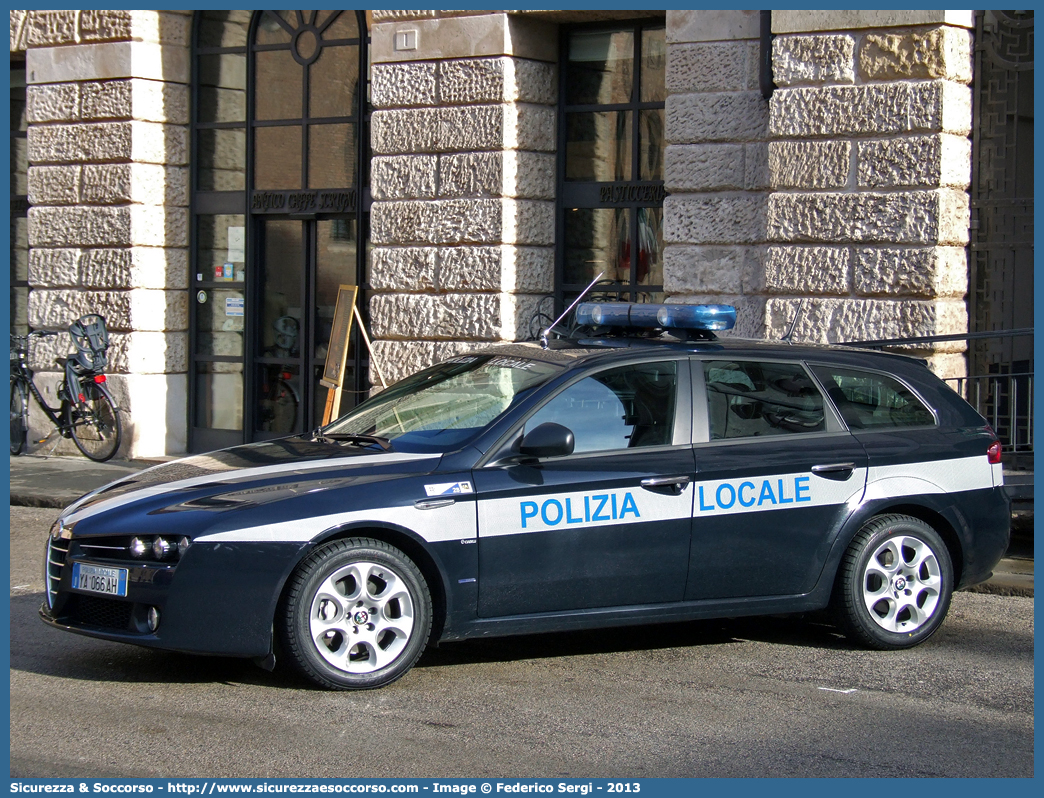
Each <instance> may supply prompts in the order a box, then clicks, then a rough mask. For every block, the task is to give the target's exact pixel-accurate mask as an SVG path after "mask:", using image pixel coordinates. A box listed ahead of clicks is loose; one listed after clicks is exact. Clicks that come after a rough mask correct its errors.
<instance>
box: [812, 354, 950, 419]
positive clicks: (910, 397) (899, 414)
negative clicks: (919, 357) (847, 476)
mask: <svg viewBox="0 0 1044 798" xmlns="http://www.w3.org/2000/svg"><path fill="white" fill-rule="evenodd" d="M811 368H812V371H813V372H814V373H815V375H816V376H817V377H819V379H820V381H821V382H822V383H823V387H824V388H826V392H827V395H828V396H829V397H830V401H832V402H833V403H834V407H836V408H837V411H838V413H840V414H841V418H843V419H844V421H845V424H847V425H848V428H849V429H882V428H896V427H924V426H932V425H934V424H935V415H934V414H933V413H932V411H931V410H929V409H928V407H927V406H926V405H925V404H924V402H922V401H921V400H920V398H918V396H917V395H916V394H915V393H914V392H913V391H911V390H910V389H909V388H908V387H906V386H905V385H904V384H903V383H901V382H899V380H897V379H895V378H894V377H890V376H888V375H886V374H880V373H877V372H873V371H860V370H858V369H848V368H838V367H836V366H812V367H811Z"/></svg>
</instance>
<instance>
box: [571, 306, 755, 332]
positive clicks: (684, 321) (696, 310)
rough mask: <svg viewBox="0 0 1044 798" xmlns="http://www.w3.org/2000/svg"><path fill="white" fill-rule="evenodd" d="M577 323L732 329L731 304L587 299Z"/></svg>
mask: <svg viewBox="0 0 1044 798" xmlns="http://www.w3.org/2000/svg"><path fill="white" fill-rule="evenodd" d="M576 323H577V324H579V325H581V326H584V327H635V328H642V329H650V328H655V327H664V328H670V329H675V330H731V329H732V328H733V327H734V326H736V308H734V307H733V306H732V305H647V304H644V303H634V302H606V303H604V304H600V303H594V302H584V303H581V304H580V305H577V307H576Z"/></svg>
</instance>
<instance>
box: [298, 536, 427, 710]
mask: <svg viewBox="0 0 1044 798" xmlns="http://www.w3.org/2000/svg"><path fill="white" fill-rule="evenodd" d="M430 630H431V598H430V595H429V592H428V589H427V585H426V584H425V582H424V577H423V576H422V575H421V573H420V571H419V570H418V569H417V567H416V565H414V564H413V562H412V561H411V560H410V559H409V558H408V557H406V555H404V554H403V553H402V552H400V551H399V550H398V549H395V548H393V547H392V546H389V545H388V544H386V543H383V542H381V541H377V540H369V539H351V540H342V541H336V542H334V543H332V544H330V545H328V546H324V547H322V548H321V549H319V550H318V551H316V552H315V553H314V554H312V555H311V556H310V557H309V558H308V559H306V560H305V561H304V562H303V563H302V564H301V565H300V566H299V567H298V569H297V571H295V572H294V575H293V576H292V577H291V580H290V585H289V587H288V589H287V593H286V599H285V602H284V606H283V611H282V613H281V631H282V639H283V643H284V645H285V647H286V651H287V653H288V654H289V655H290V658H291V660H292V661H293V662H294V664H295V665H296V666H297V668H298V669H299V670H300V671H301V672H302V673H303V674H304V675H305V676H307V677H308V678H309V679H311V680H312V681H313V682H315V683H316V684H318V685H320V686H323V687H329V688H333V689H339V690H357V689H366V688H373V687H383V686H384V685H386V684H389V683H391V682H393V681H395V680H396V679H398V678H399V677H400V676H402V675H403V674H404V673H406V671H408V670H409V669H410V668H411V667H412V666H413V664H414V663H415V662H416V661H417V659H418V658H419V657H420V655H421V653H422V652H423V650H424V646H425V644H426V643H427V638H428V634H429V632H430Z"/></svg>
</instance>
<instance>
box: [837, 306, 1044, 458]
mask: <svg viewBox="0 0 1044 798" xmlns="http://www.w3.org/2000/svg"><path fill="white" fill-rule="evenodd" d="M1024 335H1033V328H1032V327H1024V328H1021V329H1017V330H998V331H996V332H975V333H966V334H963V335H931V336H923V337H920V338H889V339H882V340H877V341H847V342H845V344H844V345H845V346H859V347H864V348H867V349H893V348H898V347H910V346H915V345H918V344H935V343H942V342H944V341H978V340H983V339H998V338H1014V337H1019V336H1024ZM1029 363H1030V368H1029V370H1025V371H1011V370H1010V368H1009V369H1008V370H1005V368H1006V365H1005V364H1002V365H999V366H998V367H997V371H990V372H987V373H983V374H969V375H968V376H966V377H950V378H948V379H946V380H945V381H946V382H947V383H948V384H949V385H950V386H951V387H952V388H953V389H954V390H955V391H957V393H959V394H960V395H961V396H962V397H964V398H965V399H966V400H967V401H968V403H969V404H970V405H971V406H972V407H974V408H975V409H976V410H977V411H978V412H979V414H980V415H982V416H983V417H984V418H985V419H986V420H987V421H988V422H989V424H990V426H991V427H993V430H994V432H996V433H997V437H999V438H1000V440H1001V445H1002V446H1003V449H1004V455H1005V456H1004V463H1005V466H1006V467H1007V468H1010V469H1014V470H1022V469H1029V470H1032V468H1033V424H1034V418H1033V369H1032V363H1033V361H1032V359H1030V361H1029Z"/></svg>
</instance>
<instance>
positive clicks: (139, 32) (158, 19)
mask: <svg viewBox="0 0 1044 798" xmlns="http://www.w3.org/2000/svg"><path fill="white" fill-rule="evenodd" d="M130 16H131V35H132V37H133V38H134V39H140V40H141V41H145V42H158V43H161V44H175V45H180V46H182V47H188V46H189V45H190V44H191V39H192V12H191V11H131V12H130Z"/></svg>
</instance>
